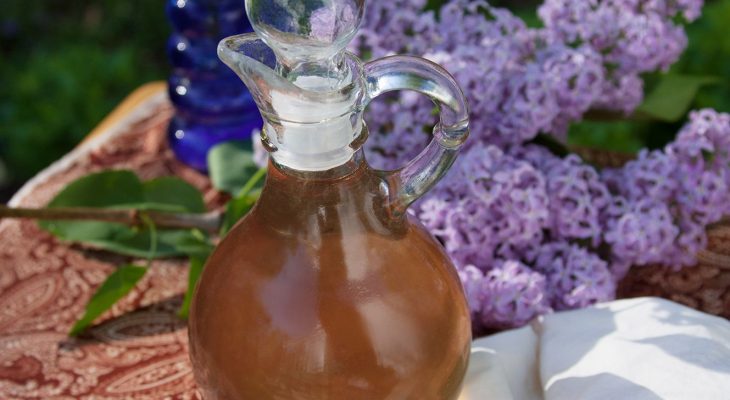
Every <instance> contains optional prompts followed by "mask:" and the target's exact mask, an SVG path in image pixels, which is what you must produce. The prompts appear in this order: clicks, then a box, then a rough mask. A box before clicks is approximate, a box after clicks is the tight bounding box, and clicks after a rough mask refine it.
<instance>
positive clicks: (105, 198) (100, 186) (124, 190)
mask: <svg viewBox="0 0 730 400" xmlns="http://www.w3.org/2000/svg"><path fill="white" fill-rule="evenodd" d="M144 200H145V196H144V191H143V187H142V182H140V180H139V178H137V175H135V174H134V172H132V171H126V170H113V171H103V172H98V173H94V174H90V175H86V176H84V177H81V178H79V179H77V180H75V181H73V182H71V183H70V184H68V185H67V186H66V187H65V188H64V189H63V190H62V191H61V192H60V193H59V194H58V195H56V197H54V198H53V200H52V201H51V202H50V203H49V204H48V207H113V206H116V207H121V206H127V205H130V204H135V203H142V202H144Z"/></svg>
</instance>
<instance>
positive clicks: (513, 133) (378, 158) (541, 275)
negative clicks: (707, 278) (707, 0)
mask: <svg viewBox="0 0 730 400" xmlns="http://www.w3.org/2000/svg"><path fill="white" fill-rule="evenodd" d="M423 6H424V0H411V1H409V0H396V1H393V2H373V3H371V4H370V5H369V9H368V11H367V15H366V16H365V22H364V26H363V28H362V30H361V33H360V34H359V36H358V38H357V40H356V41H355V42H354V50H356V51H359V52H360V54H362V55H365V56H367V55H372V56H373V57H380V56H384V55H388V54H392V53H412V54H418V55H423V56H425V57H427V58H429V59H431V60H432V61H435V62H437V63H439V64H441V65H443V66H444V67H445V68H446V69H447V70H449V71H450V72H451V73H452V74H453V75H454V76H455V78H456V80H457V81H458V82H459V84H460V85H461V86H462V88H463V89H464V92H465V94H466V95H467V97H468V101H469V104H470V107H471V110H472V113H471V127H472V135H473V138H472V139H470V144H469V145H468V146H469V147H468V148H467V149H466V151H465V152H464V153H463V154H462V155H461V157H460V158H459V160H458V161H457V162H456V164H455V165H454V167H453V168H452V171H451V172H450V173H449V175H448V177H447V178H446V179H444V180H443V182H442V183H441V184H440V185H439V186H438V187H437V188H435V189H434V190H433V191H432V192H431V193H430V194H429V195H428V196H427V197H426V198H425V199H422V200H421V201H420V202H419V203H418V204H417V205H416V206H415V207H414V212H415V214H416V215H417V216H418V217H419V218H420V220H421V221H422V222H423V223H424V225H425V226H426V227H427V228H428V229H429V230H430V231H431V232H432V233H433V234H434V236H435V237H436V238H438V239H439V240H440V241H441V242H442V243H443V244H444V247H445V249H446V251H447V252H448V254H449V255H450V256H451V257H452V259H453V260H454V262H455V263H456V265H457V268H458V271H459V276H460V277H461V279H462V282H463V283H464V288H465V291H466V294H467V297H468V300H469V305H470V308H471V312H472V316H473V321H474V327H475V330H477V331H479V330H480V329H484V328H504V327H510V326H519V325H522V324H525V323H527V322H528V321H529V320H530V319H532V318H534V317H535V316H537V315H540V314H543V313H546V312H550V311H552V310H562V309H569V308H576V307H584V306H586V305H589V304H593V303H595V302H599V301H604V300H609V299H611V298H613V296H614V295H615V287H616V281H617V280H618V279H620V278H621V277H622V276H623V274H625V272H626V271H627V269H628V268H629V267H630V266H632V265H644V264H649V263H664V264H669V263H675V264H677V265H689V264H691V263H692V262H693V257H694V254H695V253H696V252H697V250H699V249H701V248H702V246H703V245H704V242H705V240H706V238H705V236H704V228H705V226H706V225H707V224H708V223H711V222H714V221H717V220H718V219H719V218H720V216H721V215H723V214H726V213H729V212H730V205H728V204H730V202H727V201H726V202H723V199H727V196H728V194H729V193H728V190H729V189H728V188H730V121H729V120H728V118H730V117H729V116H727V115H724V114H718V113H715V112H712V111H709V110H705V111H700V112H697V113H694V114H692V116H691V121H690V123H689V124H688V125H687V126H686V127H685V128H684V129H683V130H682V131H681V132H680V134H679V135H678V137H677V140H676V141H675V142H674V143H672V144H670V145H669V146H667V148H665V149H664V150H663V151H654V152H642V153H641V154H640V155H639V157H638V158H637V159H636V160H635V161H633V162H630V163H628V164H627V165H626V166H625V167H624V168H621V169H616V170H604V171H602V172H600V173H599V172H598V171H596V170H595V169H594V168H593V167H591V166H589V165H586V164H584V163H583V162H582V160H580V158H579V157H577V156H574V155H572V156H568V157H565V158H560V157H557V156H555V155H553V154H552V153H550V152H549V151H548V150H547V149H545V148H543V147H540V146H536V145H530V144H526V142H527V141H529V140H531V139H533V138H534V137H535V136H536V135H537V134H538V133H541V132H542V133H552V134H555V135H558V136H560V134H562V133H564V132H565V131H566V129H567V127H568V125H569V124H570V123H571V122H573V121H577V120H580V119H581V118H582V116H583V114H585V112H587V111H588V110H590V109H611V110H622V111H625V112H630V111H632V110H633V109H634V108H636V106H637V105H638V104H639V102H640V101H641V99H642V96H643V82H642V80H641V78H640V76H639V74H640V73H644V72H648V71H654V70H657V69H666V68H667V67H668V66H669V65H671V63H673V62H674V61H675V60H676V59H677V57H678V56H679V54H680V53H681V52H682V50H683V49H684V47H685V46H686V37H685V34H684V31H683V29H682V27H681V25H678V24H677V23H676V22H675V21H677V20H678V18H677V17H678V16H681V17H683V18H684V19H685V20H687V21H691V20H693V19H695V18H697V17H698V16H699V14H700V10H701V6H702V1H701V0H603V1H602V0H546V1H545V3H544V4H543V5H542V6H541V7H540V10H539V15H540V17H541V18H542V20H543V22H544V24H545V28H542V29H531V28H528V27H527V26H526V25H525V24H524V23H523V22H522V21H521V20H520V19H518V18H516V17H515V16H513V15H512V14H510V13H509V12H508V11H506V10H503V9H498V8H494V7H491V6H489V5H488V4H487V3H486V2H484V1H481V0H475V1H468V0H454V1H451V2H449V3H447V4H446V5H445V6H443V7H442V8H441V9H440V10H439V11H438V12H437V13H433V12H423V11H421V9H422V7H423ZM371 111H372V112H371V114H370V115H369V116H368V125H369V127H370V130H371V136H370V140H369V141H368V144H367V145H366V146H367V147H366V151H367V153H368V160H369V161H370V162H371V164H373V165H374V166H376V167H380V168H384V169H395V168H397V167H399V166H401V165H403V164H404V163H405V162H406V161H407V160H410V159H411V158H413V156H415V155H416V154H417V153H418V152H419V151H420V150H421V149H422V148H423V146H425V144H426V143H427V142H428V141H429V140H430V137H429V132H430V129H428V127H429V126H430V125H431V124H433V122H434V119H433V115H432V106H431V105H430V104H429V102H428V101H427V100H424V99H423V98H420V97H419V96H416V95H413V94H403V95H400V97H396V98H390V99H386V101H380V102H376V103H374V104H372V105H371ZM726 203H728V204H726Z"/></svg>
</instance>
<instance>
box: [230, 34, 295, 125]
mask: <svg viewBox="0 0 730 400" xmlns="http://www.w3.org/2000/svg"><path fill="white" fill-rule="evenodd" d="M218 57H219V58H220V59H221V60H222V61H223V62H224V63H225V64H226V65H228V67H229V68H231V69H232V70H233V71H234V72H235V73H236V74H237V75H238V76H239V77H240V78H241V80H242V81H243V83H244V84H245V85H246V86H247V87H248V90H249V91H250V92H251V95H252V96H253V98H254V100H255V101H256V104H257V105H258V107H259V111H261V114H262V115H263V117H264V118H266V117H267V116H271V115H273V114H275V112H274V109H273V107H272V92H273V91H277V92H280V93H289V94H290V95H293V96H294V97H299V95H298V94H297V93H296V92H297V91H299V88H297V87H296V86H294V85H293V84H292V83H291V82H289V81H287V80H286V79H284V78H283V77H282V76H280V75H279V74H278V73H277V72H276V65H277V63H276V56H275V55H274V52H273V51H272V50H271V48H270V47H268V46H267V45H266V44H265V43H264V42H263V41H262V40H261V39H259V38H258V36H256V34H255V33H248V34H243V35H237V36H231V37H228V38H225V39H223V40H222V41H221V42H220V43H219V44H218Z"/></svg>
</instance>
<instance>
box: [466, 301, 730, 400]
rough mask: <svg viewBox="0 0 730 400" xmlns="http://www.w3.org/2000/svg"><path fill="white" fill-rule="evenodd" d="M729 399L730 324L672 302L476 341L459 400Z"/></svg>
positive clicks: (632, 304) (578, 316) (574, 316)
mask: <svg viewBox="0 0 730 400" xmlns="http://www.w3.org/2000/svg"><path fill="white" fill-rule="evenodd" d="M482 399H484V400H486V399H489V400H533V399H534V400H542V399H544V400H570V399H581V400H584V399H585V400H598V399H601V400H604V399H605V400H609V399H610V400H614V399H632V400H657V399H669V400H673V399H677V400H688V399H698V400H703V399H708V400H713V399H730V322H728V321H727V320H725V319H722V318H718V317H714V316H711V315H708V314H704V313H701V312H699V311H695V310H692V309H690V308H687V307H684V306H681V305H679V304H676V303H673V302H671V301H668V300H663V299H657V298H639V299H629V300H619V301H614V302H610V303H604V304H600V305H596V306H594V307H590V308H586V309H583V310H576V311H569V312H561V313H556V314H551V315H547V316H545V317H543V318H540V319H537V320H535V321H533V323H532V324H531V326H527V327H524V328H521V329H516V330H512V331H507V332H503V333H500V334H497V335H493V336H489V337H486V338H482V339H479V340H476V341H475V342H474V344H473V345H472V355H471V362H470V364H469V370H468V372H467V376H466V379H465V381H464V391H463V393H462V395H461V397H460V398H459V400H482Z"/></svg>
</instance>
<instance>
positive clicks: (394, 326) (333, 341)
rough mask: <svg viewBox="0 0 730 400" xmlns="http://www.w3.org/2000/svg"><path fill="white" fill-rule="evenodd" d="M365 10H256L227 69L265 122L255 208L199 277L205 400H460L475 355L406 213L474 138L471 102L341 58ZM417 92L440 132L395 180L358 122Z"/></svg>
mask: <svg viewBox="0 0 730 400" xmlns="http://www.w3.org/2000/svg"><path fill="white" fill-rule="evenodd" d="M363 7H364V2H363V0H316V1H314V0H301V1H287V2H283V1H279V0H268V1H265V0H247V1H246V10H247V12H248V15H249V18H250V19H251V22H252V24H253V27H254V29H255V31H256V33H257V34H258V36H257V35H256V34H247V35H239V36H233V37H230V38H227V39H224V40H223V41H222V42H221V43H220V45H219V47H218V53H219V56H220V57H221V59H223V61H224V62H225V63H226V64H227V65H228V66H230V67H231V68H232V69H233V70H234V71H236V73H237V74H238V75H239V76H240V77H241V79H242V80H243V81H244V83H245V84H246V86H248V88H249V90H250V91H251V93H252V95H253V97H254V99H255V100H256V103H257V105H258V107H259V109H260V111H261V114H262V115H263V117H264V129H263V131H262V138H261V139H262V142H263V143H264V146H265V147H266V148H267V150H268V151H269V152H270V154H271V157H270V161H269V167H268V175H267V179H266V183H265V185H264V188H263V191H262V193H261V197H260V199H259V201H258V203H257V204H256V206H255V207H254V208H253V209H252V210H251V212H250V213H249V214H248V215H247V216H246V217H245V218H244V219H243V220H241V221H240V222H239V223H238V224H237V225H236V226H235V227H234V228H233V229H232V230H231V231H230V232H229V233H228V235H227V236H226V237H225V238H224V240H223V241H222V242H221V243H220V245H219V246H218V248H217V249H216V251H215V252H214V253H213V255H211V257H210V258H209V260H208V263H207V265H206V267H205V269H204V271H203V273H202V276H201V278H200V281H199V284H198V287H197V289H196V293H195V296H194V300H193V303H192V308H191V314H190V321H189V328H190V330H189V332H190V333H189V334H190V352H191V359H192V361H193V366H194V371H195V377H196V380H197V382H198V384H199V386H200V388H201V391H202V393H203V395H204V396H205V398H206V399H261V400H264V399H302V400H308V399H317V400H322V399H338V400H339V399H348V400H355V399H367V400H377V399H421V400H428V399H434V400H436V399H438V400H442V399H455V398H457V396H458V393H459V390H460V387H461V381H462V378H463V375H464V373H465V371H466V367H467V363H468V358H469V348H470V341H471V328H470V322H469V311H468V307H467V303H466V299H465V297H464V293H463V290H462V287H461V284H460V282H459V278H458V276H457V273H456V270H455V269H454V267H453V265H452V263H451V261H450V260H449V258H448V257H447V256H446V254H445V253H444V251H443V250H442V248H441V246H440V245H439V243H438V242H436V241H435V240H434V239H433V238H432V237H431V236H430V234H429V233H428V232H427V231H426V230H425V229H424V228H423V227H422V226H421V225H420V224H419V223H418V221H417V220H415V218H413V217H412V216H410V215H409V214H408V213H407V212H406V210H407V208H408V206H409V205H410V204H411V203H412V202H413V201H415V200H416V199H418V198H419V197H420V196H422V195H423V194H424V193H425V192H426V191H428V190H429V189H430V188H431V187H432V186H433V185H434V184H436V182H438V180H439V179H441V178H442V177H443V176H444V174H445V173H446V171H447V170H448V169H449V167H450V166H451V164H452V163H453V161H454V159H455V157H456V155H457V152H458V149H459V147H460V146H461V145H462V144H463V143H464V141H465V140H466V138H467V136H468V132H469V131H468V117H467V115H468V113H467V106H466V102H465V99H464V96H463V94H462V92H461V90H460V89H459V87H458V85H457V84H456V82H455V81H454V79H453V78H452V77H451V76H450V75H449V74H448V73H447V72H446V71H445V70H443V69H442V68H441V67H439V66H438V65H436V64H434V63H431V62H429V61H426V60H424V59H421V58H417V57H408V56H393V57H387V58H382V59H378V60H374V61H371V62H368V63H365V64H363V63H362V62H361V61H360V60H359V59H358V58H357V57H355V56H354V55H353V54H350V53H348V52H346V51H344V50H343V49H344V48H345V46H346V45H347V43H348V42H349V40H350V39H351V38H352V37H353V35H354V34H355V32H356V30H357V27H358V25H359V23H360V19H361V17H362V12H363ZM393 90H415V91H418V92H420V93H423V94H425V95H427V96H429V97H430V98H431V99H432V100H433V101H434V102H435V103H436V105H437V106H438V109H439V115H440V120H439V123H438V124H437V125H436V127H435V128H434V132H433V133H434V137H433V140H432V141H431V143H430V144H429V145H428V146H427V147H426V148H425V149H424V150H423V152H422V153H421V154H420V155H419V156H418V157H416V159H414V160H413V161H411V162H410V163H409V164H407V165H406V166H405V167H404V168H402V169H400V170H396V171H378V170H374V169H372V168H371V167H370V166H369V165H368V163H367V161H366V159H365V157H364V155H363V151H362V145H363V143H364V142H365V140H366V139H367V135H368V131H367V127H366V124H365V122H364V121H363V110H364V109H365V107H366V106H367V104H368V103H369V102H370V101H371V100H372V99H373V98H375V97H377V96H379V95H381V94H383V93H386V92H389V91H393Z"/></svg>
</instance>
